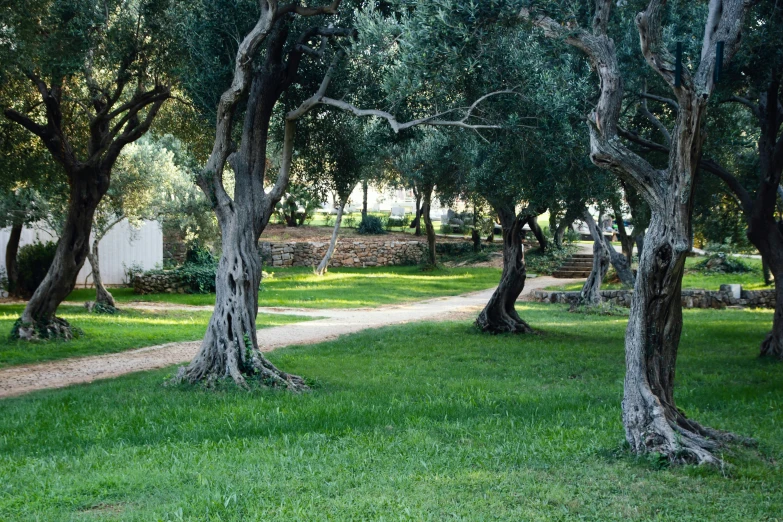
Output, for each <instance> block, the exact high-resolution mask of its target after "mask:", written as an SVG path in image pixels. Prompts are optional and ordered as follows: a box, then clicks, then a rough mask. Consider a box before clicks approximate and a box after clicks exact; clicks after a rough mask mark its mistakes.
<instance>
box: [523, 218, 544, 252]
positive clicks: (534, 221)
mask: <svg viewBox="0 0 783 522" xmlns="http://www.w3.org/2000/svg"><path fill="white" fill-rule="evenodd" d="M526 221H527V224H528V226H529V227H530V230H531V231H532V232H533V235H534V236H535V237H536V241H538V249H539V250H541V251H542V252H545V251H546V250H547V249H548V248H549V241H548V240H547V238H546V235H544V231H543V230H541V227H540V226H539V225H538V217H537V216H529V217H528V218H527V220H526Z"/></svg>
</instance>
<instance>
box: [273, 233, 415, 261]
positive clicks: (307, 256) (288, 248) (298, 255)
mask: <svg viewBox="0 0 783 522" xmlns="http://www.w3.org/2000/svg"><path fill="white" fill-rule="evenodd" d="M328 248H329V242H328V241H325V242H296V243H293V242H292V243H269V242H262V243H260V244H259V254H260V255H261V261H262V262H263V263H264V265H267V266H273V267H274V266H317V265H318V263H320V262H321V259H323V257H324V255H325V254H326V250H327V249H328ZM426 249H427V244H426V243H424V242H421V241H415V240H413V241H400V240H397V239H383V238H373V239H338V240H337V247H336V248H335V251H334V255H333V256H332V260H331V262H330V263H329V266H333V267H338V266H347V267H364V266H387V265H415V264H418V263H419V262H420V261H421V259H422V258H423V257H424V254H425V252H426Z"/></svg>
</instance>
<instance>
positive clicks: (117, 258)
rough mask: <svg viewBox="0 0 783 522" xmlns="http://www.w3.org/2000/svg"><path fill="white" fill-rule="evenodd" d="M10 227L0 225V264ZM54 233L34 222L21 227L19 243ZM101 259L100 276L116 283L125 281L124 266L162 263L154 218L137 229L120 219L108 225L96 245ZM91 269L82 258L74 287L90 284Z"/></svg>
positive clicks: (146, 267) (51, 238)
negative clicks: (107, 230) (28, 225)
mask: <svg viewBox="0 0 783 522" xmlns="http://www.w3.org/2000/svg"><path fill="white" fill-rule="evenodd" d="M10 234H11V230H10V229H8V228H4V229H0V266H2V267H3V268H5V247H6V245H8V237H9V236H10ZM56 240H57V238H56V236H55V235H54V234H53V233H52V232H51V231H50V230H49V229H48V228H46V227H44V226H34V227H30V228H24V229H23V230H22V238H21V241H20V246H24V245H29V244H30V243H35V242H36V241H41V242H46V241H56ZM98 249H99V254H100V262H101V276H103V282H104V284H107V285H120V284H123V283H124V282H125V281H124V279H125V271H124V267H123V263H124V264H125V265H126V266H130V265H132V264H134V263H135V264H138V265H141V267H142V268H143V269H144V270H149V269H151V268H155V265H156V264H162V263H163V233H162V232H161V229H160V226H159V225H158V222H157V221H145V222H144V224H143V225H142V226H141V228H139V229H138V230H136V229H134V228H133V227H131V226H130V225H129V224H128V222H127V221H125V220H123V221H121V222H120V223H118V224H117V225H115V226H114V228H112V229H111V230H110V231H109V233H108V234H106V237H104V238H103V239H102V240H101V243H100V245H99V246H98ZM90 272H92V269H91V268H90V263H89V262H88V261H85V262H84V266H83V267H82V269H81V271H80V272H79V275H78V276H77V278H76V285H77V287H80V286H85V285H86V286H92V277H91V276H90Z"/></svg>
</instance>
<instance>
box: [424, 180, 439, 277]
mask: <svg viewBox="0 0 783 522" xmlns="http://www.w3.org/2000/svg"><path fill="white" fill-rule="evenodd" d="M432 189H433V187H432V186H429V185H425V186H424V187H422V189H421V193H422V204H421V215H422V217H423V218H424V228H425V230H426V231H427V264H428V265H430V266H435V265H437V263H438V258H437V255H436V253H435V227H434V226H432V218H431V217H430V209H431V206H432Z"/></svg>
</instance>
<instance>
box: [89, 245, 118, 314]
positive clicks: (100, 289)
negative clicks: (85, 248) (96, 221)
mask: <svg viewBox="0 0 783 522" xmlns="http://www.w3.org/2000/svg"><path fill="white" fill-rule="evenodd" d="M99 242H100V239H98V238H95V239H93V242H92V248H91V249H90V253H88V254H87V260H88V261H89V262H90V267H91V268H92V281H93V283H94V284H95V303H96V304H100V305H103V306H110V307H111V308H115V304H114V296H112V295H111V292H109V291H108V290H107V289H106V287H105V286H104V285H103V278H101V261H100V256H99V251H98V243H99ZM99 310H100V308H99Z"/></svg>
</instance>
